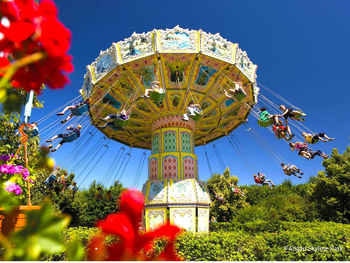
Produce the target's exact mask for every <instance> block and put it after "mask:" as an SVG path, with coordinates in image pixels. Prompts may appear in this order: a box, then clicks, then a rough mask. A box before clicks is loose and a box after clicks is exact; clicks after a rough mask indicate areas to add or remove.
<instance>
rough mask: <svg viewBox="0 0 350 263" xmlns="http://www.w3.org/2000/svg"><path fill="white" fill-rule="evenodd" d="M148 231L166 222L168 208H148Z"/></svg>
mask: <svg viewBox="0 0 350 263" xmlns="http://www.w3.org/2000/svg"><path fill="white" fill-rule="evenodd" d="M146 217H147V220H146V222H147V231H152V230H155V229H157V228H159V227H161V226H162V225H164V224H165V222H166V208H152V209H146Z"/></svg>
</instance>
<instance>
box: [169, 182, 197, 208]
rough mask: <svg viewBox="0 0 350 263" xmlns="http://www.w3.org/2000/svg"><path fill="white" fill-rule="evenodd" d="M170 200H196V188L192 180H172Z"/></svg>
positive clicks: (183, 201) (186, 201)
mask: <svg viewBox="0 0 350 263" xmlns="http://www.w3.org/2000/svg"><path fill="white" fill-rule="evenodd" d="M170 202H173V203H191V202H196V196H195V190H194V185H193V182H192V180H188V179H187V180H172V182H171V194H170Z"/></svg>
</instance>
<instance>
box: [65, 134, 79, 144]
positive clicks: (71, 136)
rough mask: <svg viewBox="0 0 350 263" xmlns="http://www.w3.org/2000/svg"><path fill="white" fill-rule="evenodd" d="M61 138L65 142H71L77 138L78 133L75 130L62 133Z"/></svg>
mask: <svg viewBox="0 0 350 263" xmlns="http://www.w3.org/2000/svg"><path fill="white" fill-rule="evenodd" d="M62 139H63V140H64V141H65V142H73V141H75V140H76V139H78V135H77V134H76V133H75V132H72V133H66V134H63V137H62Z"/></svg>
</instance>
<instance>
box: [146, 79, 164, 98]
mask: <svg viewBox="0 0 350 263" xmlns="http://www.w3.org/2000/svg"><path fill="white" fill-rule="evenodd" d="M150 92H156V93H159V94H161V93H164V92H165V91H164V89H163V88H162V87H161V86H160V82H159V81H153V82H152V83H151V89H146V90H145V94H143V95H141V97H142V98H148V99H150V98H151V97H150Z"/></svg>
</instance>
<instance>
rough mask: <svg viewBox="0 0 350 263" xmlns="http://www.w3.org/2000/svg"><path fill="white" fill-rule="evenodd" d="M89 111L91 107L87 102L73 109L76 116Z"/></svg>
mask: <svg viewBox="0 0 350 263" xmlns="http://www.w3.org/2000/svg"><path fill="white" fill-rule="evenodd" d="M88 111H89V108H88V106H87V105H86V104H83V105H81V106H80V107H78V108H75V109H71V112H72V114H73V115H75V116H81V115H83V114H85V113H87V112H88Z"/></svg>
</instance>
